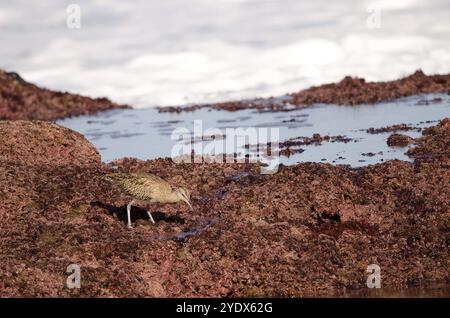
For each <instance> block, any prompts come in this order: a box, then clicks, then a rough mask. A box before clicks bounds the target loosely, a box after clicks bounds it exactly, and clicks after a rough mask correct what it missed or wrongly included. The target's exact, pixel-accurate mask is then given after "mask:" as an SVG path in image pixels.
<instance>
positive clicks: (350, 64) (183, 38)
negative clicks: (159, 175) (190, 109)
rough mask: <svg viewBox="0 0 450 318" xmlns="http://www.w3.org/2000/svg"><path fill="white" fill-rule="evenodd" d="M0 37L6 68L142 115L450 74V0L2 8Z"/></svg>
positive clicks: (102, 2) (2, 3)
mask: <svg viewBox="0 0 450 318" xmlns="http://www.w3.org/2000/svg"><path fill="white" fill-rule="evenodd" d="M69 5H76V6H75V9H76V10H79V13H80V14H79V16H77V15H76V13H77V12H78V11H73V8H74V7H73V6H71V7H69ZM74 14H75V15H74ZM74 17H75V20H74V19H73V18H74ZM78 17H79V19H78ZM74 21H75V22H77V21H79V22H80V24H79V28H78V27H77V26H78V25H77V24H76V23H75V24H74ZM74 26H75V27H74ZM0 39H1V41H2V45H1V46H0V68H2V69H6V70H8V71H15V72H18V73H19V74H20V75H21V76H22V77H24V78H25V79H26V80H28V81H31V82H34V83H36V84H38V85H41V86H45V87H48V88H51V89H56V90H62V91H70V92H74V93H80V94H83V95H88V96H92V97H103V96H105V97H108V98H110V99H112V100H114V101H116V102H120V103H127V104H130V105H133V106H135V107H139V108H141V107H154V106H168V105H180V104H190V103H208V102H217V101H225V100H234V99H242V98H252V97H267V96H277V95H282V94H285V93H290V92H295V91H298V90H300V89H304V88H307V87H309V86H311V85H318V84H323V83H328V82H335V81H339V80H340V79H342V78H343V77H344V76H346V75H351V76H358V77H364V78H366V79H367V80H374V81H380V80H391V79H396V78H398V77H402V76H405V75H408V74H411V73H412V72H414V71H415V70H417V69H422V70H423V71H424V72H425V73H427V74H431V73H433V74H434V73H439V74H445V73H449V72H450V54H449V53H450V2H449V1H448V0H396V1H388V0H370V1H369V0H363V1H361V0H348V1H329V0H315V1H299V0H189V1H185V0H166V1H149V0H146V1H144V0H135V1H120V0H108V1H106V0H89V1H88V0H82V1H81V0H79V1H74V0H71V1H51V0H41V1H30V0H15V1H6V0H0Z"/></svg>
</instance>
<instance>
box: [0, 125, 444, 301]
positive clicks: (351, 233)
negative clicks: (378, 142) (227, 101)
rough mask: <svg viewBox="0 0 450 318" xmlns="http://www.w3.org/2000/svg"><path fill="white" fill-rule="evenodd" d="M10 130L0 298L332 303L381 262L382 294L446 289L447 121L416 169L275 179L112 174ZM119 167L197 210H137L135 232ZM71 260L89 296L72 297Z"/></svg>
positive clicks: (196, 172) (51, 129)
mask: <svg viewBox="0 0 450 318" xmlns="http://www.w3.org/2000/svg"><path fill="white" fill-rule="evenodd" d="M0 129H1V132H2V134H3V133H9V135H8V138H9V139H11V140H10V141H2V142H1V143H0V153H2V154H3V156H2V157H0V296H3V297H4V296H90V297H95V296H156V297H161V296H163V297H183V296H187V297H191V296H212V297H219V296H220V297H223V296H236V297H243V296H330V295H335V294H336V293H341V292H343V291H349V290H357V289H362V288H365V282H366V277H367V276H366V275H367V274H366V272H365V271H366V267H367V265H369V264H373V263H375V264H379V265H380V267H381V270H382V277H383V288H390V287H399V286H401V287H413V286H418V285H420V286H427V284H432V283H436V282H437V283H444V284H448V283H450V273H449V268H450V257H449V256H450V223H449V220H450V206H449V201H448V198H449V197H450V187H449V180H450V170H449V167H450V153H449V140H450V120H449V119H446V120H442V121H441V122H440V123H439V124H438V125H437V126H434V127H432V128H429V129H427V130H426V131H424V136H423V137H422V138H420V139H418V140H416V143H417V145H418V146H417V147H416V148H414V150H412V151H411V153H412V154H413V155H414V156H416V158H417V159H416V160H415V162H414V163H407V162H402V161H398V160H395V161H389V162H386V163H383V164H377V165H373V166H370V167H366V168H360V169H351V168H349V167H347V166H332V165H330V164H320V163H310V164H298V165H294V166H289V167H284V166H282V167H280V170H279V172H278V173H276V174H274V175H260V174H259V173H258V171H259V169H258V167H257V166H256V165H249V164H246V165H237V164H235V165H232V164H228V165H225V164H174V163H173V162H172V161H171V160H170V159H158V160H151V161H139V160H136V159H132V158H129V159H122V160H119V161H116V162H114V163H113V164H111V165H104V164H102V163H100V161H99V158H98V153H97V152H96V150H95V149H93V147H92V145H91V144H90V143H89V142H88V141H87V140H86V139H84V137H82V136H81V135H79V134H77V133H75V132H71V131H70V130H68V129H65V128H61V127H59V126H57V125H54V124H50V123H42V122H33V123H31V122H2V123H1V124H0ZM37 145H39V148H40V149H36V148H37ZM15 146H17V147H15ZM27 149H28V152H27ZM5 154H6V156H5ZM52 158H54V159H52ZM11 160H13V161H14V164H11ZM74 162H75V163H77V164H73V163H74ZM113 169H117V170H120V171H147V172H153V173H157V174H158V175H160V176H162V177H164V178H166V179H167V180H168V181H170V182H171V183H173V184H177V185H182V186H186V187H188V188H190V189H191V190H192V191H193V203H194V206H195V209H196V211H195V213H191V212H189V210H188V209H187V208H186V207H185V206H184V205H172V206H163V207H157V206H151V205H149V206H146V207H145V206H143V207H138V208H135V209H134V210H133V223H134V225H135V229H134V230H132V231H130V230H128V229H127V228H126V225H125V222H124V217H125V204H126V203H127V198H126V197H124V196H123V195H121V194H120V193H119V191H118V189H115V188H113V187H112V186H111V185H110V184H109V183H107V182H106V181H104V180H103V179H102V178H101V174H102V173H103V172H104V171H110V170H113ZM145 208H152V211H155V213H153V214H154V217H155V220H156V221H157V223H156V224H155V225H153V224H151V223H150V222H148V220H147V218H146V213H145ZM73 263H76V264H79V265H80V266H81V271H82V272H81V275H82V276H81V279H82V288H81V289H80V290H77V289H73V290H70V289H67V288H66V287H65V281H66V278H67V276H66V275H67V274H66V268H67V266H68V265H69V264H73Z"/></svg>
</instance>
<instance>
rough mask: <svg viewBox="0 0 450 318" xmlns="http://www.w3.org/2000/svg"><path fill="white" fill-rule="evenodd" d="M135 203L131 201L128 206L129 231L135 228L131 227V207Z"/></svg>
mask: <svg viewBox="0 0 450 318" xmlns="http://www.w3.org/2000/svg"><path fill="white" fill-rule="evenodd" d="M133 203H134V200H131V202H130V203H128V205H127V216H128V228H129V229H131V228H133V227H132V226H131V206H132V205H133Z"/></svg>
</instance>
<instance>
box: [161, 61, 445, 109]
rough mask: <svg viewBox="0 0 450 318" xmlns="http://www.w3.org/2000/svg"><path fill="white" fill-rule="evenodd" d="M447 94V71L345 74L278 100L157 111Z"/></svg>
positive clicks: (359, 101) (276, 106)
mask: <svg viewBox="0 0 450 318" xmlns="http://www.w3.org/2000/svg"><path fill="white" fill-rule="evenodd" d="M429 93H447V94H450V74H446V75H425V74H424V73H423V72H422V71H421V70H418V71H416V72H415V73H414V74H411V75H409V76H406V77H404V78H401V79H398V80H394V81H388V82H366V81H365V79H363V78H357V77H350V76H347V77H345V78H344V79H343V80H342V81H340V82H339V83H332V84H324V85H321V86H316V87H311V88H308V89H305V90H302V91H300V92H297V93H293V94H288V95H287V96H286V97H288V98H286V99H285V100H283V101H282V102H281V103H280V102H278V101H276V99H274V98H259V99H255V100H251V101H233V102H224V103H215V104H203V105H191V106H173V107H161V108H159V111H160V112H182V111H194V110H198V109H201V108H210V109H220V110H227V111H237V110H241V109H257V110H259V111H270V110H272V111H289V110H292V109H298V108H304V107H308V106H310V105H312V104H340V105H358V104H374V103H380V102H385V101H391V100H394V99H398V98H401V97H407V96H411V95H416V94H429Z"/></svg>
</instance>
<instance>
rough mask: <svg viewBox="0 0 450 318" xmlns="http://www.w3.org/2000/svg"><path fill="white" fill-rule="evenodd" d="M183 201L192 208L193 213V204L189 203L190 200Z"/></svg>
mask: <svg viewBox="0 0 450 318" xmlns="http://www.w3.org/2000/svg"><path fill="white" fill-rule="evenodd" d="M183 201H184V202H186V203H187V204H188V205H189V207H190V208H191V211H194V208H193V207H192V205H191V202H189V200H186V199H185V200H183Z"/></svg>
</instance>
